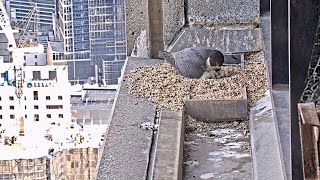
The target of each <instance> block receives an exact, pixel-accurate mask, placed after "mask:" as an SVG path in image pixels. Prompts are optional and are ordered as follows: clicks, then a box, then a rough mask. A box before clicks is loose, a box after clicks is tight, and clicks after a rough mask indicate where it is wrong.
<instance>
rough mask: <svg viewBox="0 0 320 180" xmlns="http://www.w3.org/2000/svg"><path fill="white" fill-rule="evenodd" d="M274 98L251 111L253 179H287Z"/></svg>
mask: <svg viewBox="0 0 320 180" xmlns="http://www.w3.org/2000/svg"><path fill="white" fill-rule="evenodd" d="M276 121H277V120H276V118H275V113H274V107H273V102H272V96H271V92H270V90H267V91H266V93H265V96H264V97H262V98H261V99H260V100H258V101H257V102H256V103H255V104H254V105H253V107H252V108H251V109H250V118H249V127H250V135H251V147H252V148H251V149H252V166H253V179H259V180H260V179H261V180H264V179H265V180H268V179H286V174H285V167H284V162H283V157H282V149H281V144H280V138H279V133H278V127H277V122H276Z"/></svg>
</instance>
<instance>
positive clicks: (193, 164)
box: [183, 161, 199, 166]
mask: <svg viewBox="0 0 320 180" xmlns="http://www.w3.org/2000/svg"><path fill="white" fill-rule="evenodd" d="M183 164H184V165H186V166H198V165H199V162H197V161H186V162H184V163H183Z"/></svg>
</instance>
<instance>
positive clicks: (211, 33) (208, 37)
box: [167, 28, 263, 53]
mask: <svg viewBox="0 0 320 180" xmlns="http://www.w3.org/2000/svg"><path fill="white" fill-rule="evenodd" d="M262 41H263V39H262V33H261V29H260V28H256V29H220V30H211V29H202V28H187V29H184V30H183V31H182V33H181V34H180V36H179V37H178V38H177V40H176V41H175V43H173V44H172V45H171V46H170V47H169V48H168V49H167V50H168V51H171V52H177V51H180V50H182V49H184V48H188V47H204V48H211V49H216V50H219V51H221V52H223V53H240V52H252V51H262V50H263V43H262Z"/></svg>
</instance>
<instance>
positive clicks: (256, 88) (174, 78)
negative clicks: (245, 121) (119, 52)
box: [125, 52, 268, 111]
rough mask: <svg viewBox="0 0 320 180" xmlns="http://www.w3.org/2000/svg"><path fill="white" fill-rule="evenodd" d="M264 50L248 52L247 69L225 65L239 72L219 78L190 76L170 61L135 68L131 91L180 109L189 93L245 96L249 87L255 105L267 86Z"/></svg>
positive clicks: (129, 77)
mask: <svg viewBox="0 0 320 180" xmlns="http://www.w3.org/2000/svg"><path fill="white" fill-rule="evenodd" d="M265 68H266V67H265V63H264V55H263V52H255V53H247V54H245V69H244V70H241V68H240V67H235V66H223V67H222V69H223V70H224V69H228V70H230V71H234V70H236V71H237V72H239V73H237V74H235V75H232V76H230V77H224V78H219V79H190V78H185V77H183V76H181V75H179V74H178V72H177V71H176V70H175V69H174V68H173V67H171V66H170V64H168V63H162V64H156V65H151V66H145V67H140V68H136V69H134V70H133V71H131V73H130V74H128V75H126V77H125V79H127V82H128V83H127V88H128V90H129V94H130V95H132V96H134V97H143V98H147V99H148V100H150V101H151V102H153V103H155V105H156V108H157V109H158V110H159V109H160V108H161V107H166V108H169V109H171V110H173V111H179V110H181V109H182V108H183V106H184V100H185V98H186V97H190V98H191V99H211V98H212V99H234V98H241V97H243V87H246V88H247V96H248V104H249V106H252V105H253V103H254V102H256V101H257V100H258V99H260V98H261V97H262V96H263V94H264V92H265V91H266V90H267V89H268V87H267V85H268V83H267V76H266V72H265V71H266V70H265Z"/></svg>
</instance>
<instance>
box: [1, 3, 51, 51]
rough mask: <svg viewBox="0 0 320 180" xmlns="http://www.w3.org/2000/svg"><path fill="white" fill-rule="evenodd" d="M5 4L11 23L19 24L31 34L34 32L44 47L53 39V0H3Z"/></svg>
mask: <svg viewBox="0 0 320 180" xmlns="http://www.w3.org/2000/svg"><path fill="white" fill-rule="evenodd" d="M5 5H6V8H7V12H8V14H9V16H10V20H11V22H12V24H13V25H15V24H19V26H23V27H20V28H27V30H28V32H29V33H31V34H33V33H34V32H36V33H37V38H38V40H39V41H40V42H41V43H42V44H43V45H45V47H46V45H47V41H48V40H52V39H53V15H54V12H55V0H5ZM9 12H10V13H9ZM34 23H35V24H34Z"/></svg>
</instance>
